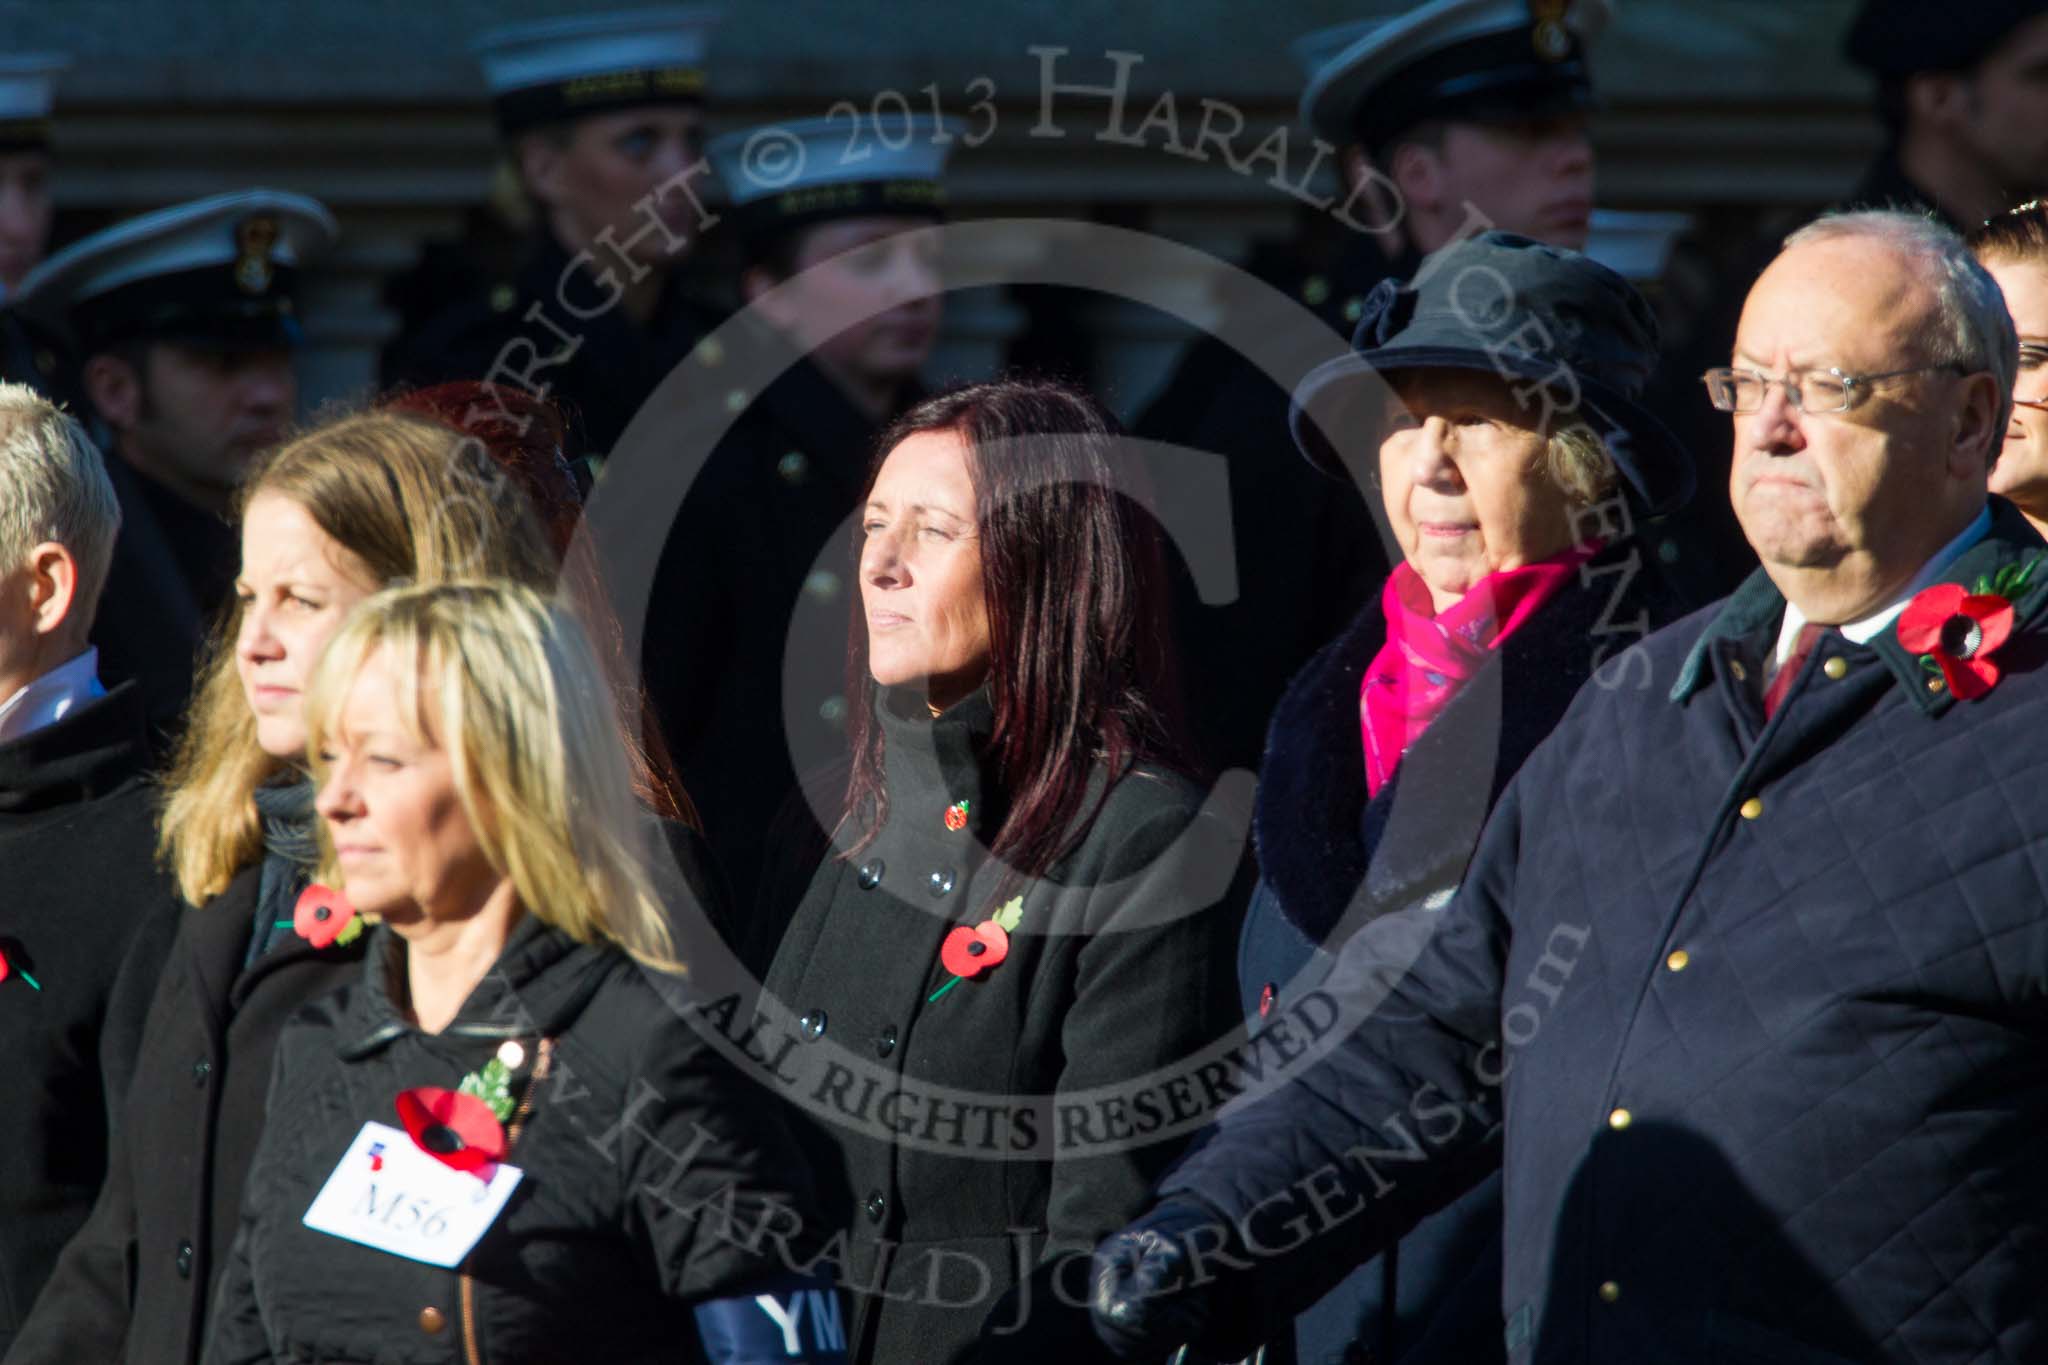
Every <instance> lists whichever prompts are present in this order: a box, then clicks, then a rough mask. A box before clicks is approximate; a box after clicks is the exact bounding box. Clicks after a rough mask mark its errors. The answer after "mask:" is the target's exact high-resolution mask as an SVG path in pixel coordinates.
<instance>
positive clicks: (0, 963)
mask: <svg viewBox="0 0 2048 1365" xmlns="http://www.w3.org/2000/svg"><path fill="white" fill-rule="evenodd" d="M13 970H14V967H13V966H12V965H11V964H10V963H9V962H8V961H7V950H6V949H5V948H0V981H5V980H6V979H7V974H8V973H9V972H12V971H13Z"/></svg>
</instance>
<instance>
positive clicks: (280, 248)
mask: <svg viewBox="0 0 2048 1365" xmlns="http://www.w3.org/2000/svg"><path fill="white" fill-rule="evenodd" d="M339 233H340V229H339V227H338V226H337V225H336V223H335V221H334V215H333V214H331V213H329V212H328V211H327V209H326V208H325V207H324V206H323V205H322V204H321V203H320V202H319V201H318V200H315V199H309V198H307V197H306V196H305V195H303V194H291V193H287V192H285V191H283V190H266V189H252V190H241V191H237V192H235V193H232V194H216V195H212V196H210V197H208V198H205V199H195V200H193V201H191V202H190V203H185V204H176V205H173V206H172V207H170V208H167V209H158V210H157V211H156V212H154V213H145V214H143V215H142V216H141V217H139V218H130V219H128V220H127V221H126V222H122V223H116V224H115V225H114V226H112V227H110V228H107V229H105V230H103V231H100V232H96V233H94V234H93V235H92V236H90V237H87V238H85V239H83V240H82V241H78V242H74V243H72V244H71V245H70V246H68V247H66V248H65V249H64V250H62V251H60V252H58V253H57V254H56V255H54V256H52V257H50V258H49V259H48V260H46V261H44V262H43V263H42V264H41V265H39V266H37V267H36V268H35V269H34V270H32V271H30V272H29V274H28V276H27V278H26V279H24V280H23V281H22V282H21V289H20V291H19V292H18V293H17V294H16V295H15V298H14V306H15V307H16V308H18V309H19V310H20V311H22V312H23V313H25V314H27V315H28V316H29V317H31V318H32V319H34V320H36V321H38V322H40V323H42V324H43V325H45V326H49V327H54V328H56V329H58V330H59V331H60V332H68V333H69V334H71V335H72V336H73V337H75V338H76V340H77V341H78V343H79V346H80V350H81V354H84V355H91V354H93V353H94V352H96V351H101V350H105V349H106V348H107V347H109V346H113V345H118V344H119V343H121V342H123V341H129V340H137V339H150V338H162V339H186V340H192V341H196V342H200V343H210V344H214V345H220V346H238V345H239V346H249V345H257V346H275V345H289V344H291V343H293V342H295V341H296V340H297V339H298V325H297V321H296V318H295V316H294V314H295V312H296V305H295V304H294V301H293V291H294V288H295V286H296V284H297V274H298V270H299V267H300V266H302V265H304V264H305V262H306V261H308V260H310V259H311V258H312V257H314V256H317V255H319V254H320V253H321V252H322V251H324V250H326V249H327V248H328V247H329V246H331V245H333V243H334V240H335V238H336V237H337V236H338V235H339Z"/></svg>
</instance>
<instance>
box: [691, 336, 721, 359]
mask: <svg viewBox="0 0 2048 1365" xmlns="http://www.w3.org/2000/svg"><path fill="white" fill-rule="evenodd" d="M697 359H699V360H701V361H703V362H704V363H705V364H706V365H718V364H721V363H723V362H724V360H725V343H724V342H722V341H720V340H719V339H718V338H717V337H705V338H704V339H703V340H702V341H700V342H698V343H697Z"/></svg>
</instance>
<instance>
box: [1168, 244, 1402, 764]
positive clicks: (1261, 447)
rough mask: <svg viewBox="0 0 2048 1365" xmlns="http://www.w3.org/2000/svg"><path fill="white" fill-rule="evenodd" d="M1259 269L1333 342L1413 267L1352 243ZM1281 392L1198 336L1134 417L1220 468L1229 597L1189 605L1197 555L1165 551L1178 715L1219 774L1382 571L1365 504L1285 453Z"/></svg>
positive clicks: (1218, 344) (1249, 745) (1253, 756)
mask: <svg viewBox="0 0 2048 1365" xmlns="http://www.w3.org/2000/svg"><path fill="white" fill-rule="evenodd" d="M1265 265H1266V268H1265V269H1263V270H1257V273H1260V274H1261V275H1262V276H1264V277H1265V278H1266V279H1267V280H1268V282H1269V283H1271V284H1273V285H1274V286H1275V287H1277V288H1280V289H1283V290H1285V291H1286V292H1288V293H1290V294H1292V295H1293V297H1295V298H1296V299H1298V300H1299V301H1300V302H1301V303H1302V304H1303V305H1304V306H1306V307H1308V308H1310V309H1312V310H1314V312H1315V314H1316V316H1317V317H1318V318H1319V319H1320V320H1321V321H1322V322H1323V323H1324V324H1325V325H1326V326H1328V327H1329V328H1330V329H1331V330H1332V331H1333V332H1334V333H1335V334H1336V336H1337V337H1344V336H1349V335H1350V333H1351V329H1352V328H1353V327H1354V326H1355V325H1357V322H1358V317H1359V312H1360V309H1361V308H1362V307H1363V306H1364V300H1365V296H1366V295H1367V294H1369V293H1370V292H1372V287H1373V286H1374V285H1375V284H1377V283H1379V281H1380V280H1382V279H1385V278H1387V276H1388V275H1389V274H1390V273H1399V274H1403V275H1405V274H1407V273H1410V272H1411V271H1412V263H1410V262H1404V263H1403V264H1402V265H1401V266H1399V267H1393V268H1392V269H1391V270H1390V267H1389V264H1388V262H1387V260H1386V257H1385V256H1384V255H1383V254H1382V253H1381V252H1380V250H1379V249H1378V247H1376V246H1375V245H1374V244H1373V243H1372V242H1371V241H1370V240H1367V239H1365V238H1362V237H1361V238H1359V239H1357V240H1356V241H1355V242H1353V243H1352V244H1351V246H1350V249H1349V250H1347V251H1346V252H1345V253H1344V255H1343V256H1342V257H1341V258H1340V259H1339V260H1338V261H1337V263H1336V265H1335V267H1334V268H1333V269H1331V270H1330V271H1328V272H1322V271H1314V270H1310V269H1307V268H1306V267H1305V266H1304V265H1303V264H1302V263H1301V262H1299V261H1297V260H1294V259H1292V258H1289V259H1287V260H1285V261H1273V262H1268V263H1265ZM1255 269H1256V267H1255ZM1227 329H1228V324H1227V323H1226V331H1227ZM1316 339H1317V338H1304V342H1305V344H1304V345H1303V347H1302V348H1301V349H1302V355H1301V356H1300V357H1299V368H1300V371H1301V372H1302V373H1306V372H1307V370H1308V369H1309V368H1310V367H1311V366H1312V365H1314V364H1315V363H1316V362H1317V361H1318V360H1321V359H1323V358H1324V356H1323V354H1322V351H1321V350H1319V349H1318V348H1316V347H1315V345H1314V341H1315V340H1316ZM1319 339H1320V340H1323V341H1330V340H1331V339H1330V338H1329V337H1327V336H1324V337H1321V338H1319ZM1333 344H1334V343H1333ZM1322 349H1327V348H1322ZM1294 378H1297V379H1298V378H1299V375H1298V374H1297V375H1295V376H1294ZM1290 392H1291V386H1284V385H1283V384H1281V383H1279V382H1276V381H1274V380H1273V379H1271V378H1269V377H1267V375H1266V374H1265V373H1264V372H1262V371H1261V370H1259V369H1258V368H1257V367H1256V366H1254V365H1253V364H1252V363H1251V362H1250V361H1248V360H1247V359H1245V357H1244V356H1243V355H1241V354H1240V353H1239V352H1238V351H1237V350H1236V349H1234V348H1233V347H1232V346H1231V345H1230V344H1229V343H1228V342H1226V341H1224V340H1223V339H1222V338H1220V337H1216V336H1211V337H1205V338H1204V339H1202V340H1201V341H1199V342H1197V343H1195V345H1194V346H1193V347H1192V348H1191V349H1190V350H1189V351H1188V354H1187V355H1186V357H1184V358H1183V359H1182V361H1181V364H1180V367H1179V369H1178V370H1177V371H1176V372H1175V373H1174V376H1173V378H1172V379H1171V380H1170V381H1168V383H1167V386H1166V388H1165V389H1164V390H1163V391H1161V393H1160V395H1159V396H1158V397H1157V398H1156V399H1154V400H1153V402H1152V404H1151V406H1150V407H1149V408H1148V409H1147V410H1146V411H1145V413H1144V414H1143V416H1141V417H1140V418H1139V419H1138V426H1137V434H1138V435H1139V436H1140V437H1142V438H1144V439H1145V440H1148V441H1157V442H1162V443H1166V444H1171V445H1176V446H1184V447H1188V448H1190V449H1194V450H1205V451H1212V452H1214V453H1215V454H1218V455H1221V456H1222V457H1223V458H1224V460H1225V461H1226V462H1227V466H1228V471H1229V480H1230V495H1229V496H1230V503H1229V508H1230V528H1231V536H1232V539H1233V542H1234V543H1235V546H1236V569H1237V597H1236V599H1235V600H1234V601H1230V602H1225V603H1219V604H1216V605H1213V606H1212V605H1209V604H1206V603H1204V602H1203V601H1202V600H1201V597H1200V596H1199V593H1198V591H1197V587H1196V579H1195V576H1194V574H1193V572H1192V571H1191V570H1190V569H1189V567H1188V556H1189V553H1190V552H1194V551H1196V550H1198V548H1199V547H1192V546H1189V547H1175V550H1176V552H1175V553H1171V554H1169V556H1168V560H1169V564H1170V565H1171V567H1172V583H1173V610H1174V631H1175V634H1176V637H1177V639H1178V641H1179V647H1180V656H1181V658H1182V659H1183V660H1184V661H1185V667H1184V668H1183V670H1182V677H1183V682H1184V686H1185V687H1186V689H1187V702H1188V715H1189V717H1190V720H1191V723H1192V725H1193V726H1194V729H1195V733H1196V737H1197V739H1198V741H1199V742H1200V743H1201V744H1202V746H1203V749H1204V757H1206V758H1207V759H1209V760H1210V761H1211V762H1213V763H1216V764H1217V765H1219V766H1223V767H1241V768H1254V769H1256V768H1257V767H1258V765H1259V752H1260V747H1261V744H1262V743H1263V741H1264V739H1265V734H1266V721H1267V718H1268V717H1269V716H1270V715H1271V714H1272V710H1273V706H1274V704H1275V703H1276V702H1278V701H1279V699H1280V694H1281V692H1282V691H1283V690H1285V688H1286V686H1287V680H1288V679H1289V678H1291V677H1293V676H1294V674H1295V673H1296V672H1297V671H1299V669H1300V668H1301V666H1302V665H1303V664H1305V663H1306V662H1307V661H1308V659H1309V658H1310V656H1311V655H1313V654H1314V653H1315V651H1316V650H1317V649H1319V648H1320V647H1321V646H1322V645H1323V643H1324V642H1325V641H1327V640H1329V639H1330V637H1331V636H1333V635H1335V634H1336V633H1337V632H1338V631H1339V630H1340V629H1341V628H1342V627H1343V625H1344V623H1345V622H1346V621H1348V620H1350V619H1351V616H1352V614H1353V613H1354V612H1355V611H1356V610H1357V608H1358V604H1359V603H1360V602H1362V601H1365V600H1366V599H1367V598H1369V597H1370V596H1371V595H1372V593H1373V592H1374V591H1375V589H1376V588H1377V587H1378V585H1379V583H1380V581H1381V580H1382V579H1384V578H1385V577H1386V573H1387V567H1388V564H1387V555H1386V550H1385V549H1384V548H1383V546H1382V545H1381V542H1380V536H1379V531H1378V530H1377V528H1376V526H1375V523H1374V520H1373V516H1372V513H1371V511H1370V509H1369V508H1368V507H1367V505H1366V496H1367V495H1366V494H1365V493H1364V492H1363V491H1361V490H1359V489H1357V488H1355V487H1350V486H1347V485H1342V484H1337V483H1334V482H1332V481H1331V480H1329V479H1327V478H1324V477H1323V476H1321V475H1319V474H1317V473H1316V472H1315V471H1314V470H1313V469H1311V468H1310V467H1309V466H1308V465H1307V464H1306V463H1305V462H1304V461H1303V460H1302V459H1301V457H1300V456H1299V455H1298V454H1297V453H1296V452H1295V449H1294V442H1293V439H1292V438H1291V437H1290V436H1289V435H1288V434H1287V406H1288V399H1289V394H1290ZM1172 458H1173V457H1172V456H1171V454H1170V453H1168V452H1165V451H1159V452H1156V453H1155V457H1154V463H1155V471H1154V482H1155V483H1156V484H1157V485H1158V486H1160V487H1161V488H1162V489H1164V488H1170V487H1172V486H1173V483H1174V481H1173V480H1172V479H1171V477H1170V469H1171V462H1172ZM1197 524H1198V525H1199V524H1203V522H1202V521H1200V520H1198V521H1197Z"/></svg>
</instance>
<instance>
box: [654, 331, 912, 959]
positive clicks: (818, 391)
mask: <svg viewBox="0 0 2048 1365" xmlns="http://www.w3.org/2000/svg"><path fill="white" fill-rule="evenodd" d="M755 340H756V341H757V342H758V343H759V344H761V345H763V346H771V347H772V346H778V345H780V343H779V341H778V340H777V339H774V338H769V337H766V336H763V337H760V338H756V339H755ZM748 368H749V369H751V368H752V367H751V366H749V367H748ZM911 397H912V395H906V396H905V398H906V402H907V401H908V400H909V399H910V398H911ZM877 430H878V426H877V423H876V422H875V421H874V420H873V419H872V418H870V417H869V416H868V415H867V414H865V413H863V412H861V411H860V410H859V409H857V408H856V407H855V406H854V405H853V403H852V401H851V400H850V399H849V398H847V396H846V395H845V393H844V392H843V391H842V390H841V389H840V388H839V386H838V385H837V384H835V383H834V382H833V381H832V380H831V379H830V378H828V377H827V376H826V374H825V372H824V371H823V370H821V369H819V368H818V366H817V365H815V364H814V363H812V362H811V361H809V360H807V359H802V358H796V359H795V360H794V362H793V363H792V364H790V366H789V368H788V369H786V370H784V371H783V372H782V374H781V376H780V377H779V378H778V379H777V380H776V381H775V382H774V383H772V384H770V385H769V386H768V387H767V388H766V389H765V390H763V391H762V392H761V394H760V396H759V397H758V398H756V399H755V400H754V402H753V403H752V405H751V406H750V407H748V408H747V410H746V411H745V413H744V415H742V416H741V417H740V419H739V421H738V422H737V423H736V424H735V425H734V426H733V427H732V429H731V430H730V431H729V432H728V433H727V434H726V435H725V437H724V438H723V439H722V440H720V441H719V443H718V444H717V446H716V447H715V448H714V449H713V451H712V453H711V455H710V457H709V458H708V459H707V460H706V462H705V466H704V469H703V472H702V473H701V474H700V475H699V477H698V479H697V481H696V482H695V484H694V485H693V486H692V487H691V489H690V492H689V495H688V498H687V499H686V500H685V502H684V504H683V509H682V512H681V514H680V515H679V516H678V518H677V520H676V524H675V528H674V530H673V532H672V533H671V534H670V536H669V538H668V542H667V547H666V548H665V550H664V551H663V553H662V557H661V565H660V568H659V570H658V571H657V573H656V577H655V584H654V590H653V596H652V600H651V602H650V605H649V608H648V617H647V627H646V632H645V637H644V639H645V643H644V646H643V664H644V668H645V671H646V676H647V688H648V695H649V697H650V698H651V699H652V702H653V706H654V709H655V714H656V716H657V718H658V719H659V721H660V723H661V727H662V733H663V735H664V737H665V738H666V739H667V740H668V743H669V746H670V749H671V751H672V752H673V753H674V755H675V758H676V762H677V764H678V765H679V766H680V768H681V769H682V773H683V782H684V785H685V786H686V787H687V788H688V789H689V792H690V795H691V797H692V799H693V800H694V801H695V802H696V803H697V808H698V811H699V813H700V814H701V816H702V817H703V821H704V829H705V834H706V836H707V838H708V839H709V840H710V842H711V846H712V848H713V849H714V850H715V851H716V852H717V854H718V858H719V861H720V863H721V864H722V865H723V866H724V867H725V869H726V871H727V873H728V875H730V876H731V878H732V881H733V885H734V887H735V889H736V890H737V891H738V892H739V894H740V896H741V898H742V903H743V904H744V903H746V902H747V900H748V899H750V898H751V897H752V895H753V892H754V889H755V885H756V882H757V880H758V877H759V873H760V869H761V858H762V850H763V843H764V839H765V836H766V833H767V827H768V825H769V824H770V823H771V822H772V821H773V820H774V819H775V817H776V814H777V811H778V809H779V808H780V807H781V806H782V803H783V802H784V800H785V799H786V798H787V797H788V796H789V795H790V793H791V792H792V790H793V789H794V788H795V786H796V781H797V778H798V776H799V775H800V774H803V773H806V772H809V771H812V770H814V769H816V768H819V767H822V766H825V765H828V764H830V763H832V762H834V761H835V760H837V759H839V758H841V757H842V756H843V755H844V753H845V749H846V697H845V690H846V657H847V643H848V629H849V626H850V625H851V623H852V622H853V620H854V616H855V613H856V612H857V611H858V607H859V601H860V591H859V585H858V582H857V579H856V576H855V554H856V548H855V521H856V516H855V510H856V509H855V503H856V501H857V500H858V498H859V497H860V492H861V489H862V487H863V486H864V485H865V483H866V479H867V471H868V464H869V462H870V460H871V459H872V457H873V454H874V442H875V437H876V435H877ZM768 947H769V949H770V950H771V951H772V948H773V944H772V942H771V943H770V944H769V945H768Z"/></svg>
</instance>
